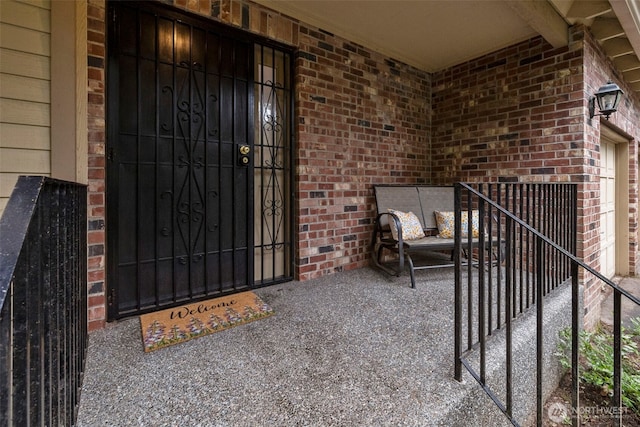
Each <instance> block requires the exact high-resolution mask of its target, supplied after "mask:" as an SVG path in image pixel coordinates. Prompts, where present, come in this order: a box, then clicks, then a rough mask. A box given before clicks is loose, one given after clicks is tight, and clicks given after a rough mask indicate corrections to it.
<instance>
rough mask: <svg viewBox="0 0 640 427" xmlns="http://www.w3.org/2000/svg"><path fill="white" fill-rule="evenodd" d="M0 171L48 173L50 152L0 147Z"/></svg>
mask: <svg viewBox="0 0 640 427" xmlns="http://www.w3.org/2000/svg"><path fill="white" fill-rule="evenodd" d="M0 171H2V172H5V173H25V174H34V175H49V173H50V172H51V153H50V152H49V151H44V150H21V149H18V148H0Z"/></svg>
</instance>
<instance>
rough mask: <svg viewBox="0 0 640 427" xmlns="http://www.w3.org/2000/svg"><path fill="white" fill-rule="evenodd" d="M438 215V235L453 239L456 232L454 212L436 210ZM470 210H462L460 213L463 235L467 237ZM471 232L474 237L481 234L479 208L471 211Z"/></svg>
mask: <svg viewBox="0 0 640 427" xmlns="http://www.w3.org/2000/svg"><path fill="white" fill-rule="evenodd" d="M434 214H435V217H436V224H437V225H438V235H439V236H440V237H443V238H445V239H453V237H454V235H455V232H454V226H455V221H454V212H453V211H448V212H441V211H434ZM468 216H469V214H468V212H467V211H462V212H461V215H460V217H461V218H460V220H461V221H460V222H461V223H462V237H467V231H468V230H469V221H468ZM471 234H472V236H473V237H479V236H480V218H479V213H478V211H477V210H473V211H471Z"/></svg>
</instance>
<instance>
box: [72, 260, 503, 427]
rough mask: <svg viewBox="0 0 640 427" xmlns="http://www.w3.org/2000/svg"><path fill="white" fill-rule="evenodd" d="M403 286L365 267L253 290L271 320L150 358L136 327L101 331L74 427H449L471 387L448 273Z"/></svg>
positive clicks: (94, 338)
mask: <svg viewBox="0 0 640 427" xmlns="http://www.w3.org/2000/svg"><path fill="white" fill-rule="evenodd" d="M409 283H410V281H409V276H408V274H404V275H403V276H402V277H400V278H393V277H388V276H386V275H384V274H382V273H380V272H378V271H376V270H372V269H369V268H364V269H360V270H356V271H349V272H344V273H339V274H335V275H332V276H329V277H323V278H320V279H316V280H310V281H306V282H289V283H285V284H281V285H276V286H271V287H268V288H262V289H258V290H256V291H255V292H256V293H257V294H258V295H259V296H260V297H261V298H262V299H263V300H264V301H265V302H267V303H268V304H269V305H270V306H271V307H272V308H273V309H274V310H275V312H276V314H275V315H274V316H272V317H269V318H266V319H262V320H258V321H256V322H253V323H249V324H245V325H241V326H238V327H235V328H232V329H229V330H225V331H222V332H219V333H215V334H212V335H209V336H205V337H201V338H198V339H194V340H191V341H189V342H186V343H182V344H178V345H174V346H171V347H167V348H164V349H160V350H157V351H154V352H151V353H144V352H143V349H142V339H141V332H140V325H139V320H138V318H137V317H136V318H132V319H128V320H125V321H121V322H117V323H112V324H108V325H107V327H106V328H105V329H103V330H99V331H96V332H93V333H91V334H90V337H89V349H88V358H87V364H86V372H85V377H84V385H83V389H82V396H81V401H80V411H79V417H78V425H79V426H85V427H87V426H248V425H254V426H382V425H389V426H391V425H393V426H398V425H410V426H431V425H453V424H451V422H452V420H451V419H450V418H449V419H448V420H447V419H446V418H447V416H446V413H447V410H448V406H449V405H450V402H452V401H454V400H456V396H459V395H461V394H462V393H465V390H464V389H465V388H468V387H470V386H473V387H475V388H478V386H477V385H476V384H473V381H466V384H460V383H458V382H456V381H455V380H454V378H453V331H454V325H453V319H454V318H453V312H454V304H453V301H454V292H453V287H454V282H453V269H451V268H445V269H434V270H428V271H421V272H419V273H418V274H417V289H411V288H410V287H409ZM481 399H483V398H482V397H481ZM484 399H486V407H487V411H492V410H497V409H492V408H495V406H494V405H493V403H492V402H491V401H490V399H489V398H488V397H486V396H485V397H484ZM483 406H484V405H483ZM443 415H444V418H445V419H443V418H442V417H443ZM505 421H506V420H505Z"/></svg>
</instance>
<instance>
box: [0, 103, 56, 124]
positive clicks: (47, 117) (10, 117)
mask: <svg viewBox="0 0 640 427" xmlns="http://www.w3.org/2000/svg"><path fill="white" fill-rule="evenodd" d="M50 110H51V108H50V106H49V104H42V103H39V102H30V101H21V100H16V99H2V98H0V122H3V123H17V124H23V125H34V126H50V124H51V111H50Z"/></svg>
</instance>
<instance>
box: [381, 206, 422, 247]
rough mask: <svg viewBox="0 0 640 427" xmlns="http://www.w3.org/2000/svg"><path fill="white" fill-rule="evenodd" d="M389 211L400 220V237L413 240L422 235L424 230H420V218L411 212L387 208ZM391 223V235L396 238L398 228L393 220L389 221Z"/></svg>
mask: <svg viewBox="0 0 640 427" xmlns="http://www.w3.org/2000/svg"><path fill="white" fill-rule="evenodd" d="M389 212H391V213H392V214H394V215H395V216H397V217H398V220H400V227H401V228H402V238H403V239H405V240H415V239H420V238H422V237H424V231H423V230H422V224H420V220H419V219H418V217H417V216H416V215H415V214H414V213H413V212H401V211H397V210H394V209H389ZM389 222H390V225H391V235H392V236H393V238H394V239H395V240H398V230H397V227H396V223H395V221H389Z"/></svg>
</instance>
